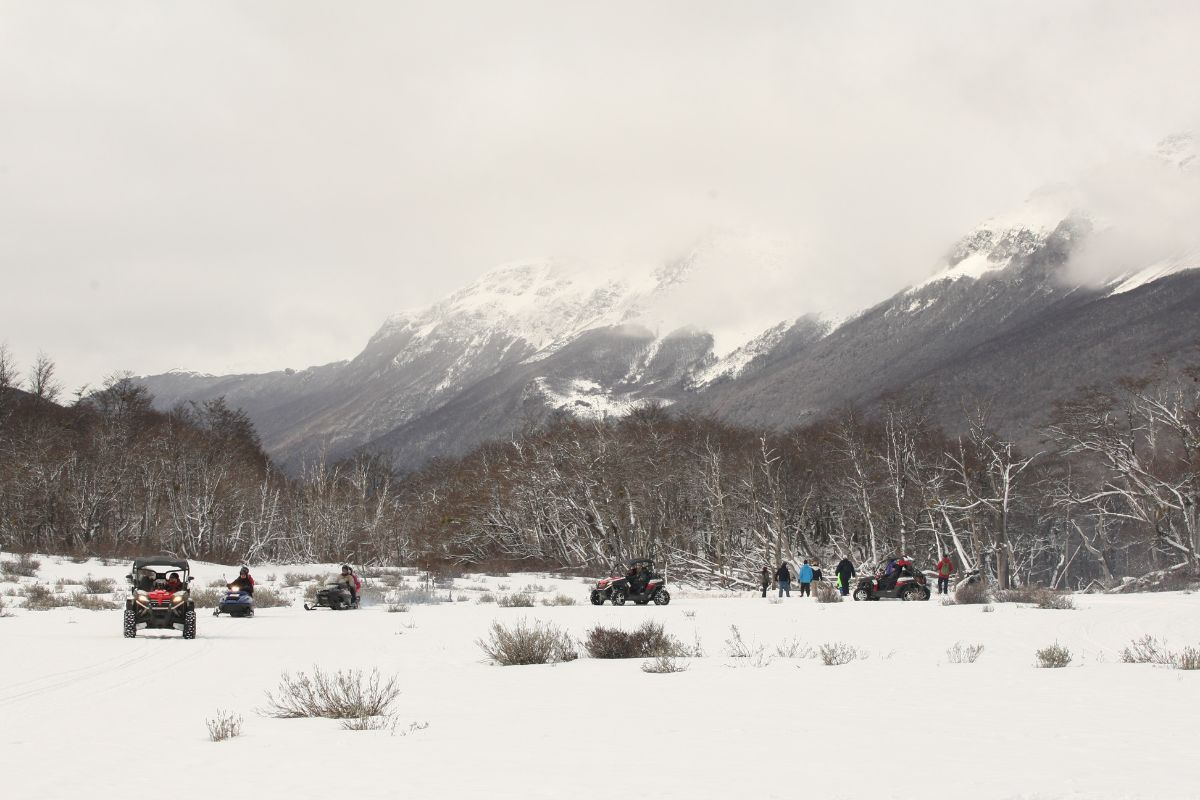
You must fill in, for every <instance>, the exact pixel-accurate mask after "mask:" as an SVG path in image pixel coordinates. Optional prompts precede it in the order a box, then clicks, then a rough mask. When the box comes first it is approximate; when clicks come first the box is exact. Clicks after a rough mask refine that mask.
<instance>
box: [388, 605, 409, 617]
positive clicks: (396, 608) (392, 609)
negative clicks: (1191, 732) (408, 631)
mask: <svg viewBox="0 0 1200 800" xmlns="http://www.w3.org/2000/svg"><path fill="white" fill-rule="evenodd" d="M387 610H388V613H389V614H406V613H408V606H407V605H405V604H404V603H388V607H387Z"/></svg>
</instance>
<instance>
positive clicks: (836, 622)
mask: <svg viewBox="0 0 1200 800" xmlns="http://www.w3.org/2000/svg"><path fill="white" fill-rule="evenodd" d="M42 558H43V565H42V568H41V570H40V571H39V572H38V575H37V580H38V581H40V582H42V583H51V584H52V583H53V582H54V581H55V580H57V579H63V581H64V582H65V583H66V584H68V585H67V586H66V587H64V591H70V585H69V584H70V583H71V582H80V581H82V580H83V578H84V576H86V575H91V576H94V577H112V578H118V579H120V578H121V576H122V575H123V574H124V572H125V571H126V569H127V568H126V567H123V566H118V565H111V566H105V565H103V564H101V563H100V562H97V561H92V562H88V563H84V564H75V563H71V562H69V561H56V560H54V559H46V558H45V557H42ZM318 571H320V569H318V568H317V567H314V566H308V567H296V566H288V567H270V566H259V567H256V568H255V569H254V573H255V575H256V577H257V578H258V579H259V581H260V584H263V583H266V581H265V579H266V578H267V577H268V576H272V577H274V578H275V581H274V582H273V583H271V584H268V585H273V586H276V587H282V585H283V582H284V575H285V573H287V572H296V573H314V572H318ZM235 573H236V569H234V568H230V567H221V566H215V565H204V564H202V565H198V566H197V567H196V572H195V574H196V576H197V580H196V583H195V584H194V585H195V586H197V587H203V586H207V585H208V584H209V583H210V582H211V581H213V580H215V579H220V578H221V577H222V576H227V577H230V578H232V577H233V575H234V574H235ZM415 580H417V579H416V578H415V577H413V576H411V574H410V577H409V578H408V581H409V582H410V583H409V586H410V587H412V586H413V585H415V584H414V583H413V582H414V581H415ZM32 582H33V579H31V578H22V579H20V584H21V585H24V586H27V585H28V584H30V583H32ZM375 583H379V585H380V586H382V583H380V582H375ZM121 585H123V584H121ZM526 586H531V588H532V589H535V590H537V589H540V590H542V591H538V592H537V596H538V597H539V598H543V599H544V598H550V597H553V596H555V595H557V594H564V595H567V596H569V597H572V598H574V599H575V600H576V602H577V604H576V605H569V606H560V607H548V606H542V605H538V606H536V607H533V608H500V607H497V606H496V605H495V604H492V603H483V604H481V603H479V602H478V600H479V598H480V597H481V596H482V595H483V594H484V593H485V592H491V593H493V594H500V593H503V592H505V591H508V592H512V591H520V590H522V589H524V588H525V587H526ZM19 588H21V587H20V586H19V584H18V583H14V582H12V581H9V582H6V583H0V592H4V593H5V594H8V595H9V596H6V597H3V599H4V601H5V602H6V605H7V611H6V612H5V613H7V614H8V616H6V617H5V618H3V619H0V650H2V652H3V654H4V657H3V658H2V659H0V774H2V775H3V787H4V788H3V796H4V797H8V798H32V797H39V798H72V799H73V800H79V799H80V798H87V799H88V800H108V798H121V797H128V796H130V795H131V794H132V795H134V796H140V795H143V794H151V795H152V796H157V795H159V794H162V793H165V792H167V791H170V792H171V794H172V795H178V796H188V797H221V796H229V795H231V794H234V795H237V796H238V797H241V796H243V795H245V794H246V793H247V792H248V793H249V796H252V797H255V798H259V799H260V800H267V799H269V798H318V797H338V798H392V797H411V798H431V797H453V798H484V797H489V798H496V797H498V798H523V799H530V798H556V799H557V798H563V797H590V796H608V795H613V794H617V795H620V796H622V797H627V796H631V795H635V796H639V797H662V798H693V799H694V798H721V797H726V798H731V797H739V798H740V797H758V798H773V797H779V798H803V797H808V796H810V795H816V796H820V797H848V796H875V795H883V796H888V797H906V798H912V797H970V798H1106V800H1107V799H1111V798H1167V797H1171V798H1182V797H1200V767H1197V763H1198V762H1197V758H1196V744H1195V742H1196V728H1197V723H1198V720H1200V672H1192V671H1183V670H1177V669H1171V668H1169V667H1164V666H1155V665H1140V664H1125V663H1121V660H1120V655H1119V654H1120V651H1121V649H1122V648H1124V647H1125V646H1126V645H1128V644H1129V642H1130V640H1132V639H1134V638H1137V637H1141V636H1143V635H1146V634H1151V635H1154V636H1155V637H1158V638H1160V639H1165V640H1167V642H1168V644H1170V645H1171V646H1173V647H1175V648H1182V647H1184V646H1186V645H1192V646H1196V645H1200V594H1181V593H1167V594H1153V595H1136V596H1111V597H1110V596H1102V597H1098V596H1080V597H1077V598H1076V604H1077V605H1078V608H1077V609H1076V610H1041V609H1037V608H1034V607H1031V606H1018V605H1012V604H998V605H995V606H994V611H993V612H991V613H984V612H983V611H982V607H981V606H956V607H953V606H942V605H941V604H939V603H938V601H937V598H936V597H935V598H934V600H933V601H931V602H928V603H898V602H880V603H854V602H845V603H840V604H818V603H815V602H813V601H812V600H810V599H800V598H797V597H792V598H790V599H786V600H784V601H782V602H769V601H768V600H763V599H762V598H760V597H758V594H757V593H753V594H750V593H746V594H742V595H736V596H733V595H727V594H723V593H704V592H688V591H679V590H678V587H673V588H675V589H676V590H677V591H676V592H675V599H674V600H673V601H672V603H671V604H670V605H669V606H666V607H656V606H647V607H638V606H626V607H623V608H613V607H612V606H608V605H606V606H603V607H600V608H596V607H593V606H591V605H589V604H588V603H587V592H588V588H589V587H588V586H587V585H585V584H584V583H583V582H582V581H581V580H580V579H569V580H568V579H555V578H551V577H547V576H545V575H512V576H506V577H496V576H479V575H471V576H468V577H466V578H463V579H459V580H457V581H455V582H454V585H453V586H452V587H442V588H439V589H437V590H436V591H437V593H438V595H439V597H442V596H445V597H449V596H453V597H454V600H455V602H440V603H436V604H411V605H409V610H408V611H406V612H400V613H390V612H389V611H388V609H387V605H386V604H384V603H380V604H377V605H374V606H371V607H368V608H364V609H362V610H360V611H354V612H341V613H335V612H330V611H327V610H319V611H314V612H306V611H304V610H303V609H302V608H301V607H300V606H299V603H300V602H301V600H302V595H303V586H301V587H298V588H294V589H282V588H280V590H281V591H285V592H288V593H289V594H290V596H293V597H294V599H295V602H296V605H295V607H291V608H271V609H262V610H260V611H259V612H258V615H257V616H256V617H255V618H253V619H229V618H227V617H224V616H222V617H220V618H213V617H212V616H211V614H210V612H208V611H204V612H202V613H201V616H200V622H199V634H198V638H197V639H196V640H195V641H184V640H183V639H182V638H181V637H180V635H179V634H178V633H169V632H139V635H138V638H136V639H133V640H127V639H124V638H122V636H121V612H120V611H118V610H107V611H83V610H79V609H76V608H58V609H53V610H49V611H29V610H25V609H23V608H21V607H20V606H21V602H22V601H21V599H19V598H17V597H14V596H11V593H12V592H14V591H17V590H19ZM375 588H378V587H375ZM463 597H465V598H467V599H466V600H460V599H459V598H463ZM522 618H524V619H528V620H534V619H537V620H547V621H551V622H553V623H555V624H557V625H559V626H562V627H563V628H565V629H567V630H569V631H570V632H571V633H572V634H573V635H575V636H576V637H577V638H579V639H582V638H583V637H584V635H585V633H586V631H587V630H588V628H589V627H591V626H592V625H594V624H596V623H603V624H606V625H616V626H622V627H626V628H633V627H635V626H636V625H637V624H639V623H640V622H641V621H642V620H646V619H654V620H659V621H661V622H662V623H663V624H664V625H665V626H666V629H667V632H668V633H671V634H673V635H675V636H676V637H678V638H679V639H680V640H682V641H683V642H684V643H686V644H688V645H693V644H694V643H695V642H696V641H697V640H698V641H699V642H700V644H701V646H702V647H703V649H704V651H705V655H704V656H703V657H699V658H691V659H688V662H687V663H688V665H689V666H688V669H687V670H686V671H684V672H679V673H675V674H661V675H660V674H648V673H645V672H643V671H642V670H641V665H642V662H641V661H640V660H595V659H591V658H587V657H582V658H580V659H579V660H577V661H573V662H570V663H564V664H559V665H554V666H524V667H500V666H494V665H491V664H489V663H488V662H487V661H486V659H485V657H484V655H483V653H482V652H481V651H480V649H479V647H478V646H477V645H476V640H477V639H479V638H481V637H484V636H486V634H487V633H488V630H489V628H490V626H491V624H492V622H493V621H494V620H500V621H503V622H513V621H516V620H518V619H522ZM731 625H737V626H738V627H739V629H740V631H741V636H742V638H743V640H744V641H745V642H746V643H747V644H749V645H750V646H752V647H753V646H755V645H758V644H761V645H763V647H764V657H763V658H760V659H744V658H743V659H737V658H731V657H729V656H728V655H727V645H726V640H728V639H729V638H730V626H731ZM789 642H797V643H799V648H798V650H797V652H796V654H795V655H794V656H793V657H781V656H777V655H774V653H775V651H776V649H777V648H780V647H782V649H784V650H787V649H788V643H789ZM831 642H844V643H846V644H847V645H850V646H852V647H854V648H856V649H857V650H858V651H859V653H860V655H861V656H864V657H863V658H860V659H858V660H855V661H853V662H851V663H848V664H845V665H842V666H825V665H824V664H823V663H822V662H821V660H820V659H819V658H813V657H804V654H805V651H806V649H807V648H810V647H811V648H813V649H816V648H819V647H820V645H822V644H825V643H831ZM956 642H962V643H964V644H976V643H978V644H982V645H984V651H983V653H982V655H981V656H980V657H979V659H978V660H977V661H976V662H975V663H973V664H952V663H949V659H948V657H947V649H948V648H949V647H951V646H952V645H954V644H955V643H956ZM1054 642H1058V643H1060V644H1062V645H1065V646H1066V647H1068V648H1069V649H1070V650H1071V652H1072V654H1073V656H1074V658H1073V661H1072V663H1071V664H1070V666H1068V667H1066V668H1064V669H1038V668H1036V667H1035V666H1034V651H1035V650H1036V649H1038V648H1040V647H1043V646H1046V645H1050V644H1053V643H1054ZM767 656H774V657H769V658H768V657H767ZM313 666H319V667H321V668H323V669H330V670H335V669H340V668H350V667H353V668H364V669H370V668H374V667H377V668H378V669H379V670H380V671H381V672H383V673H385V674H387V675H392V674H394V675H396V676H398V678H399V682H400V685H401V687H402V694H401V695H400V697H399V699H398V701H397V703H396V705H395V707H394V709H393V711H394V713H395V721H396V723H397V724H396V727H395V729H394V731H388V730H382V731H347V730H343V729H342V728H341V727H340V724H339V723H338V722H337V721H335V720H328V719H273V718H268V717H264V716H261V715H259V714H258V713H256V710H257V709H260V708H262V707H263V706H264V700H265V698H264V691H265V690H273V689H275V688H276V687H277V685H278V683H279V678H280V673H281V672H283V671H284V670H289V671H292V672H293V673H294V672H296V671H303V670H311V668H312V667H313ZM218 709H226V710H229V711H232V712H235V713H238V714H241V715H242V716H243V717H244V726H243V732H242V735H241V736H239V737H237V738H235V739H231V740H228V741H224V742H217V743H214V742H211V741H209V739H208V731H207V729H206V725H205V720H206V718H209V717H213V716H215V715H216V712H217V710H218ZM140 786H144V787H146V789H145V791H142V790H140V789H139V787H140Z"/></svg>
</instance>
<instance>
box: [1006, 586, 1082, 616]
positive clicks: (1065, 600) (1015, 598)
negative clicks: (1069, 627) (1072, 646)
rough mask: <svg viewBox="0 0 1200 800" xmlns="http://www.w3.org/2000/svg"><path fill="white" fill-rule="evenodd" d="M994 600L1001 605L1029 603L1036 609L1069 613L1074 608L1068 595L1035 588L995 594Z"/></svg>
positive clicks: (1023, 587) (1029, 587)
mask: <svg viewBox="0 0 1200 800" xmlns="http://www.w3.org/2000/svg"><path fill="white" fill-rule="evenodd" d="M996 600H997V601H998V602H1001V603H1029V604H1030V605H1036V606H1037V607H1038V608H1047V609H1056V610H1060V611H1069V610H1074V608H1075V601H1074V600H1072V599H1071V596H1070V595H1068V594H1064V593H1062V592H1056V591H1054V590H1053V589H1043V588H1040V587H1037V586H1021V587H1019V588H1016V589H1006V590H1004V591H1002V592H997V593H996Z"/></svg>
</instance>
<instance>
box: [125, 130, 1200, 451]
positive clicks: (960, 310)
mask: <svg viewBox="0 0 1200 800" xmlns="http://www.w3.org/2000/svg"><path fill="white" fill-rule="evenodd" d="M1194 152H1195V142H1194V140H1193V139H1190V138H1187V137H1175V138H1173V139H1171V140H1168V141H1166V142H1164V143H1163V145H1161V146H1160V147H1159V148H1158V150H1157V151H1156V153H1155V155H1154V156H1153V159H1154V162H1153V163H1154V165H1155V168H1157V169H1162V168H1166V169H1169V170H1173V171H1178V172H1179V173H1180V174H1186V175H1188V176H1189V180H1190V179H1191V176H1194V175H1195V173H1196V171H1197V167H1196V165H1197V163H1198V162H1197V160H1196V158H1195V156H1194ZM1172 174H1174V173H1172ZM1090 199H1091V196H1090V195H1089V192H1088V191H1086V190H1085V189H1084V188H1081V186H1079V185H1060V186H1055V187H1050V188H1049V189H1046V190H1043V191H1041V192H1038V193H1037V194H1035V195H1034V196H1033V197H1031V198H1030V200H1029V201H1028V202H1027V203H1025V204H1024V205H1023V206H1022V207H1020V208H1018V209H1015V210H1014V211H1012V212H1010V213H1007V214H1004V215H1000V216H997V217H995V218H993V219H990V220H987V221H985V222H983V223H982V224H980V225H979V226H977V227H976V228H975V229H974V230H971V231H969V232H968V233H967V234H966V235H965V236H963V237H962V238H961V239H960V240H959V241H958V242H956V243H955V244H954V245H953V246H952V247H951V248H949V250H948V253H947V255H946V257H945V258H944V259H943V261H942V263H940V264H938V265H936V268H935V269H934V271H933V272H932V274H931V275H930V277H929V278H927V279H926V280H924V281H920V282H918V283H916V284H915V285H913V286H911V287H910V288H908V289H907V290H905V291H902V292H900V293H898V294H896V295H895V296H893V297H891V298H889V299H887V300H885V301H883V302H881V303H879V304H878V305H875V306H874V307H872V308H869V309H867V310H865V311H863V312H861V313H859V314H856V315H854V316H852V317H850V318H848V319H846V320H845V321H842V322H840V323H838V324H836V325H835V324H832V323H830V322H828V321H825V320H823V319H822V318H820V317H818V316H814V315H811V314H806V315H804V316H800V317H799V318H796V319H794V320H793V321H789V322H780V321H779V317H777V318H776V319H771V318H769V316H768V317H767V318H763V319H757V320H755V319H751V320H746V319H741V318H734V317H724V318H723V317H721V316H720V315H719V314H717V315H714V314H712V313H711V311H712V309H711V306H712V305H719V304H720V297H721V293H720V292H714V291H713V290H712V284H713V282H714V281H716V280H718V279H719V278H720V277H721V276H727V275H729V274H731V273H734V274H740V273H742V272H745V271H746V270H752V271H753V273H754V275H755V276H756V278H757V279H758V280H757V283H758V284H761V285H764V286H766V287H768V290H769V289H770V288H771V286H772V283H771V281H772V280H774V279H776V278H777V277H778V276H782V275H785V274H786V271H787V266H788V259H787V256H786V252H787V250H786V247H783V246H781V245H780V244H779V243H778V242H774V241H771V240H769V239H764V238H755V237H740V238H739V237H734V236H731V235H729V234H719V235H714V236H711V237H709V238H708V239H706V240H705V241H703V242H701V243H700V244H698V245H697V246H696V247H694V248H692V249H691V250H689V251H688V252H687V253H685V254H684V255H683V256H681V257H679V258H675V259H671V260H668V261H665V262H663V263H660V264H651V265H646V266H643V267H641V268H637V267H623V268H619V269H610V268H600V267H597V266H595V265H588V264H578V263H568V262H563V261H555V260H542V261H527V262H520V263H514V264H509V265H505V266H502V267H499V268H497V269H494V270H492V271H490V272H488V273H486V274H485V275H483V276H482V277H481V278H480V279H479V280H477V281H475V282H474V283H472V284H471V285H469V286H467V287H465V288H463V289H462V290H460V291H457V292H455V293H453V294H451V295H450V296H448V297H447V298H445V299H444V300H442V301H439V302H437V303H434V304H433V305H431V306H429V307H427V308H423V309H416V310H412V311H406V312H402V313H400V314H397V315H395V316H393V317H392V318H390V319H388V320H387V321H386V322H385V323H384V324H383V325H382V326H381V328H380V329H379V331H378V332H377V333H376V334H375V335H374V336H373V337H372V338H371V340H370V341H369V342H368V343H367V346H366V347H365V348H364V350H363V351H362V352H361V353H360V354H359V355H358V356H356V357H355V358H353V359H352V360H350V361H345V362H338V363H335V364H328V365H325V366H321V367H314V368H311V369H307V370H303V371H300V372H294V371H290V370H288V371H283V372H275V373H269V374H265V375H235V376H224V377H213V376H198V375H193V374H189V373H170V374H167V375H158V376H152V377H149V378H145V379H144V380H145V382H146V384H147V385H148V387H149V388H150V390H151V391H152V392H153V393H154V394H155V395H156V397H157V398H158V402H159V403H160V404H161V405H164V406H170V405H173V404H175V403H176V402H179V401H185V400H205V399H208V398H211V397H216V396H222V395H223V396H225V397H226V399H227V401H228V402H229V403H231V404H232V405H235V406H240V407H242V408H243V409H244V410H245V411H246V412H247V413H248V414H249V415H250V417H251V418H252V419H253V420H254V422H255V424H256V425H257V426H258V429H259V431H260V433H261V434H262V436H263V441H264V444H265V445H266V446H267V448H268V450H270V451H271V452H272V453H273V454H275V455H276V456H277V457H279V458H280V459H281V460H282V461H283V462H284V463H286V464H288V465H290V466H292V467H296V466H297V465H298V464H300V463H301V462H303V461H305V460H311V459H314V458H317V457H319V456H321V455H324V456H325V457H328V458H337V457H342V456H345V455H348V454H350V453H352V452H354V451H355V450H356V449H358V448H368V449H370V450H373V451H377V452H383V453H387V454H389V455H390V457H391V458H393V460H394V461H395V462H396V463H397V464H398V465H400V466H402V467H413V466H417V465H419V464H421V463H424V462H425V461H426V460H428V459H429V458H431V457H434V456H439V455H454V454H459V453H462V452H465V451H466V450H468V449H470V448H471V447H473V446H475V445H477V444H478V443H480V442H482V441H485V440H487V439H491V438H496V437H504V436H506V435H508V434H509V433H510V432H511V431H513V430H514V429H516V428H517V427H519V426H520V425H523V424H527V423H529V422H536V421H537V420H539V419H542V418H544V417H545V416H546V415H548V414H554V413H568V414H573V415H576V416H581V417H602V416H612V415H622V414H626V413H629V412H630V411H631V410H633V409H635V408H638V407H640V406H642V405H645V404H647V403H656V404H660V405H678V406H680V407H681V408H683V409H686V410H691V411H697V412H700V413H706V414H715V415H717V416H719V417H722V418H724V419H727V420H729V421H732V422H736V423H740V424H745V425H752V426H770V427H787V426H789V425H794V424H797V423H801V422H804V421H806V420H811V419H814V418H817V417H820V416H822V415H824V414H828V413H831V412H833V411H836V410H837V409H840V408H843V407H845V405H846V404H847V403H862V404H870V403H873V402H875V401H878V400H879V399H880V398H882V397H885V396H888V395H892V394H895V393H900V392H910V393H918V394H924V395H926V396H927V397H928V398H929V400H930V403H931V408H932V409H933V411H934V412H935V413H936V414H938V415H940V417H941V420H942V422H943V423H944V424H946V425H947V426H948V427H950V428H951V429H953V428H954V427H955V425H956V424H958V423H959V422H961V419H962V407H963V404H964V402H972V401H973V400H989V401H991V403H992V406H993V408H994V409H997V410H998V414H999V416H1000V417H1002V418H998V419H996V420H995V422H996V423H997V424H999V425H1001V426H1002V427H1007V428H1008V429H1009V430H1011V431H1013V432H1014V433H1017V434H1021V435H1028V432H1029V431H1031V430H1033V429H1034V428H1035V427H1036V426H1037V425H1038V424H1039V423H1041V422H1044V421H1045V418H1046V415H1047V414H1048V413H1049V411H1050V409H1051V408H1052V406H1053V403H1054V401H1055V400H1057V399H1060V398H1062V397H1064V396H1066V395H1068V394H1070V392H1071V391H1073V390H1074V389H1075V388H1076V387H1078V386H1081V385H1083V384H1087V383H1093V382H1104V381H1106V380H1112V379H1114V378H1116V377H1118V376H1120V375H1124V374H1135V373H1139V372H1143V371H1145V370H1146V369H1147V368H1148V367H1149V365H1150V363H1151V361H1152V359H1153V358H1154V357H1155V356H1157V355H1166V356H1168V357H1179V356H1181V354H1184V353H1187V352H1189V351H1190V350H1194V349H1195V347H1196V345H1197V344H1198V336H1200V326H1197V324H1196V312H1195V309H1196V308H1200V271H1198V270H1196V269H1195V267H1197V266H1200V258H1198V254H1200V248H1195V249H1191V248H1186V247H1185V248H1183V249H1182V250H1181V251H1180V252H1172V253H1170V254H1169V255H1164V252H1163V249H1162V248H1157V249H1155V248H1150V249H1148V250H1146V253H1147V255H1146V256H1145V257H1144V258H1143V257H1141V256H1140V251H1134V252H1131V253H1130V254H1128V255H1123V256H1122V257H1121V260H1120V261H1119V262H1118V263H1117V267H1119V268H1118V269H1117V270H1116V271H1115V272H1113V273H1112V274H1109V272H1110V271H1111V269H1112V265H1109V264H1106V265H1105V267H1104V270H1101V271H1098V270H1097V269H1094V268H1093V267H1094V266H1095V264H1094V263H1093V262H1094V261H1095V260H1096V259H1101V258H1104V259H1109V260H1111V259H1112V257H1113V256H1112V253H1111V252H1103V253H1099V254H1097V253H1096V250H1095V248H1089V247H1088V246H1086V245H1088V244H1089V243H1095V242H1101V243H1103V242H1105V241H1107V240H1105V239H1102V238H1097V237H1100V236H1103V235H1107V234H1108V233H1110V232H1112V231H1117V232H1118V233H1119V232H1120V224H1121V220H1119V219H1113V218H1111V215H1108V216H1106V214H1105V211H1106V209H1104V208H1101V209H1100V211H1099V212H1097V211H1096V210H1095V209H1093V208H1091V207H1089V200H1090ZM1105 270H1107V271H1105ZM1098 276H1102V277H1098ZM780 285H782V284H780ZM725 291H728V290H725ZM781 294H782V293H781ZM714 298H715V299H714ZM803 311H804V309H794V310H793V314H799V313H802V312H803ZM783 316H787V315H786V314H780V317H783ZM701 319H704V320H705V322H706V323H708V324H707V325H705V326H703V327H701V326H697V324H696V323H697V321H698V320H701Z"/></svg>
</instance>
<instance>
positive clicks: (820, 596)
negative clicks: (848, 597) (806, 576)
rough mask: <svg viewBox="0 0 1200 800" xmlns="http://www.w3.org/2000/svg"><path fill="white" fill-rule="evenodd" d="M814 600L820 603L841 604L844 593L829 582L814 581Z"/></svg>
mask: <svg viewBox="0 0 1200 800" xmlns="http://www.w3.org/2000/svg"><path fill="white" fill-rule="evenodd" d="M812 593H813V599H814V600H816V601H817V602H818V603H840V602H842V593H841V592H839V591H838V590H837V587H835V586H834V585H833V584H832V583H829V582H828V581H814V582H813V585H812Z"/></svg>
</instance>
